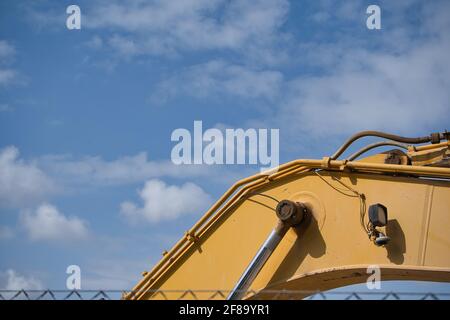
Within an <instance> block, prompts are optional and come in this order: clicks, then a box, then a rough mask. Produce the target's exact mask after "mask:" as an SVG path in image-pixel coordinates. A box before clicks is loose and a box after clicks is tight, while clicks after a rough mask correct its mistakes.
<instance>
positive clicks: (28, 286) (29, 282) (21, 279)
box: [0, 269, 44, 290]
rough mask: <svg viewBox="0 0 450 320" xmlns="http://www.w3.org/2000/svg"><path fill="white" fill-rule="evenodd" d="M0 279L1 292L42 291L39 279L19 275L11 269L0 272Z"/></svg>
mask: <svg viewBox="0 0 450 320" xmlns="http://www.w3.org/2000/svg"><path fill="white" fill-rule="evenodd" d="M0 278H1V279H2V281H1V282H2V289H3V290H22V289H24V290H42V289H43V288H44V286H43V284H42V282H41V281H40V280H39V279H36V278H35V277H32V276H29V277H26V276H23V275H20V274H18V273H17V272H16V271H15V270H13V269H8V270H6V271H4V272H0Z"/></svg>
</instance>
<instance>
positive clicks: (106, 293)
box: [0, 290, 450, 300]
mask: <svg viewBox="0 0 450 320" xmlns="http://www.w3.org/2000/svg"><path fill="white" fill-rule="evenodd" d="M130 293H131V294H136V293H137V292H131V291H128V290H0V300H119V299H121V297H122V296H123V295H124V294H130ZM152 293H153V297H154V298H155V299H160V300H170V299H172V300H218V299H219V300H220V299H225V298H226V297H227V296H228V293H229V291H227V290H187V291H186V290H179V291H177V290H167V291H162V290H157V291H153V292H152ZM254 293H255V292H251V291H250V292H248V294H250V295H251V294H254ZM265 293H270V297H271V299H272V300H297V299H298V297H299V296H303V297H304V296H307V297H306V298H304V300H450V292H393V291H390V292H381V291H376V290H374V291H360V292H358V291H328V292H317V291H297V290H296V291H288V290H281V291H270V292H267V291H265ZM205 294H206V295H205ZM266 296H267V295H266ZM169 297H170V298H169ZM173 297H175V298H173ZM205 297H206V298H205Z"/></svg>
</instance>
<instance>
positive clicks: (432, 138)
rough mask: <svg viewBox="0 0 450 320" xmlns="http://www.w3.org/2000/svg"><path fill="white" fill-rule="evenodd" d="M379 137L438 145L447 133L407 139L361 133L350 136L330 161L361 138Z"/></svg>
mask: <svg viewBox="0 0 450 320" xmlns="http://www.w3.org/2000/svg"><path fill="white" fill-rule="evenodd" d="M369 136H372V137H380V138H384V139H389V140H392V141H396V142H403V143H408V144H419V143H427V142H431V143H439V142H440V141H441V140H442V139H448V136H449V134H448V132H445V133H432V134H430V135H429V136H425V137H418V138H407V137H402V136H397V135H395V134H390V133H386V132H381V131H361V132H359V133H357V134H355V135H353V136H351V137H350V138H349V139H348V140H347V141H346V142H345V143H344V144H343V145H342V146H341V147H340V148H339V149H338V150H337V151H336V152H335V153H334V154H333V155H332V156H331V160H336V159H337V158H339V156H340V155H342V154H343V153H344V151H345V150H347V148H348V147H349V146H350V145H351V144H352V143H353V142H355V141H356V140H358V139H361V138H363V137H369Z"/></svg>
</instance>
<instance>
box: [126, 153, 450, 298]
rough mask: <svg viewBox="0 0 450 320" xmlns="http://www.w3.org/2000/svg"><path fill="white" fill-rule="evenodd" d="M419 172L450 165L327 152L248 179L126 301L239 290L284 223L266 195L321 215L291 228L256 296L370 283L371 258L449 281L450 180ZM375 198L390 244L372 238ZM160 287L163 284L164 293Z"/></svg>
mask: <svg viewBox="0 0 450 320" xmlns="http://www.w3.org/2000/svg"><path fill="white" fill-rule="evenodd" d="M312 169H321V170H319V171H318V172H313V171H311V170H312ZM411 175H412V176H411ZM417 175H421V176H428V177H442V178H446V177H447V178H449V177H450V169H449V168H435V167H433V168H431V167H425V166H410V165H409V166H407V165H386V164H380V163H376V162H372V163H370V162H364V161H362V162H358V161H355V162H345V161H344V162H343V161H335V160H330V159H328V158H324V159H323V160H297V161H294V162H292V163H289V164H286V165H283V166H281V167H280V170H279V171H278V172H272V173H268V174H266V175H257V176H254V177H250V178H248V179H246V180H245V181H244V183H242V184H239V183H238V186H241V185H244V189H239V190H237V188H234V189H233V188H232V189H231V191H230V192H229V193H228V194H227V197H228V196H230V195H231V194H233V192H234V198H231V200H229V201H228V202H226V203H225V204H224V203H223V201H222V200H223V199H221V200H220V201H219V202H218V204H219V205H216V206H213V208H212V209H214V210H210V211H209V212H208V213H207V214H206V215H205V216H204V217H203V218H202V219H201V220H200V221H199V223H198V224H196V226H194V227H193V228H192V229H191V230H190V232H188V234H187V235H186V236H185V237H184V238H182V239H181V240H180V242H179V243H178V244H176V245H175V247H174V248H173V249H172V250H171V251H170V252H169V253H168V254H167V255H166V256H165V257H164V258H163V259H162V260H161V262H160V263H159V264H158V265H157V266H156V267H155V268H154V269H153V270H152V271H151V272H149V273H148V274H147V275H146V276H145V277H144V278H143V279H142V280H141V281H140V282H139V283H138V284H137V285H136V287H135V288H134V290H135V291H136V292H135V293H134V294H129V295H127V296H125V298H126V299H158V298H168V299H176V298H179V297H180V292H179V291H180V290H193V291H195V292H196V293H195V295H196V298H199V299H207V298H209V297H210V296H211V293H210V292H204V293H202V290H219V289H220V290H230V289H232V287H233V286H234V285H235V283H236V282H237V280H238V279H239V277H240V276H241V274H242V272H243V271H244V270H245V268H246V267H247V266H248V264H249V262H250V261H251V259H252V258H253V256H254V255H255V253H256V252H257V250H258V248H259V247H260V246H261V244H262V243H263V242H264V240H265V239H266V237H267V236H268V235H269V233H270V232H271V230H272V229H273V228H274V227H275V225H276V224H277V218H276V215H275V212H274V209H275V207H276V205H277V203H276V201H274V200H273V199H270V198H268V197H264V196H261V194H265V195H270V196H271V197H274V198H276V199H277V200H284V199H288V200H293V201H298V202H303V203H306V204H307V205H308V206H309V207H310V209H311V211H312V214H313V217H310V218H309V219H308V220H307V221H306V222H305V223H302V225H301V226H300V227H298V228H296V229H290V230H289V231H288V233H287V234H286V236H285V237H284V238H283V240H282V241H281V243H280V245H279V246H278V247H277V248H276V250H275V252H274V253H273V254H272V256H271V257H270V258H269V260H268V262H267V263H266V265H265V266H264V267H263V269H262V270H261V272H260V273H259V275H258V276H257V278H256V280H255V281H254V282H253V284H252V286H251V290H253V291H255V292H259V293H257V294H256V295H255V296H253V298H273V296H272V293H270V292H269V291H267V290H283V289H286V290H327V289H331V288H335V287H339V286H344V285H349V284H353V283H358V282H363V281H366V279H367V276H368V275H367V273H366V269H367V266H369V265H379V266H380V267H381V270H382V273H381V276H382V280H394V279H402V280H432V281H450V251H449V245H450V233H449V226H450V216H449V215H450V212H449V211H450V182H449V180H442V179H422V178H419V177H418V176H417ZM247 183H250V185H249V186H245V185H246V184H247ZM362 194H363V195H364V197H361V195H362ZM227 197H224V199H225V198H227ZM375 203H382V204H383V205H385V206H386V207H387V208H388V217H389V222H388V224H387V226H386V227H384V228H383V229H384V230H383V231H385V233H387V235H388V236H389V237H391V241H390V242H389V244H388V245H387V246H385V247H377V246H375V245H374V244H373V242H371V241H369V238H368V235H367V233H366V231H365V229H364V228H363V226H362V224H361V215H362V214H365V215H367V208H368V206H369V205H371V204H375ZM220 205H222V208H221V209H219V207H220ZM364 221H365V223H366V222H367V221H368V220H367V216H365V217H364ZM155 290H164V291H165V293H164V296H162V295H160V294H155V293H154V291H155ZM172 290H174V291H176V292H171V291H172ZM264 290H265V291H264ZM188 297H189V296H187V298H188ZM299 297H300V298H301V297H302V296H301V295H300V296H299ZM217 298H221V297H220V296H218V297H217ZM222 298H223V297H222ZM248 298H252V297H251V296H248Z"/></svg>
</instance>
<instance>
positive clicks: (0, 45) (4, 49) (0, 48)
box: [0, 40, 16, 63]
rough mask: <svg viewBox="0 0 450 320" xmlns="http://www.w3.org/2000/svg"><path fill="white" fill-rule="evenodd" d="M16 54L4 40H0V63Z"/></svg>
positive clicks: (11, 46)
mask: <svg viewBox="0 0 450 320" xmlns="http://www.w3.org/2000/svg"><path fill="white" fill-rule="evenodd" d="M15 55H16V49H15V48H14V46H13V45H11V44H10V43H8V42H7V41H5V40H0V63H4V62H5V61H7V60H10V59H11V58H13V57H14V56H15Z"/></svg>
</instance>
